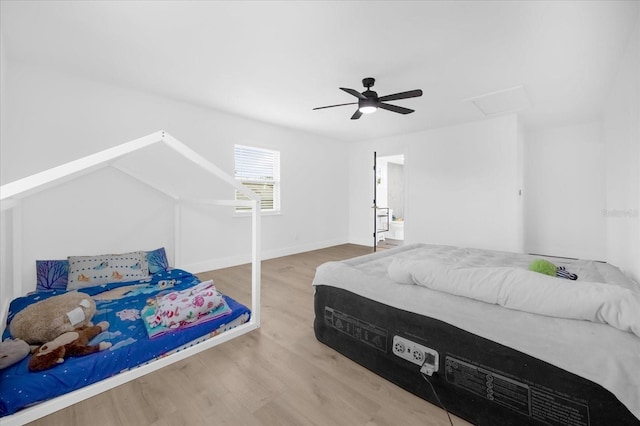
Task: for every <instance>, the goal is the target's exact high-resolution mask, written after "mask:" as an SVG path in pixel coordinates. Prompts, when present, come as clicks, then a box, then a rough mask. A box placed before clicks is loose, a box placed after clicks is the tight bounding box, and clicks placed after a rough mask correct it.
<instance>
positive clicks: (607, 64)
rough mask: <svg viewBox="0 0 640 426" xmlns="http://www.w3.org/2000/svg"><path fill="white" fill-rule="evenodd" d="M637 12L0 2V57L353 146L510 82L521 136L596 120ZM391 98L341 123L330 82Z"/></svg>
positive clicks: (582, 7) (458, 108) (457, 113)
mask: <svg viewBox="0 0 640 426" xmlns="http://www.w3.org/2000/svg"><path fill="white" fill-rule="evenodd" d="M639 6H640V2H638V1H567V2H563V1H553V2H552V1H549V2H546V1H531V2H528V1H512V2H508V1H470V2H465V1H455V2H438V1H424V2H420V1H409V2H401V1H375V2H364V1H340V2H339V1H322V2H311V1H280V2H273V1H259V2H250V1H217V2H213V1H193V2H190V1H175V2H174V1H140V2H133V1H118V2H109V1H43V2H39V1H28V2H18V1H4V0H3V1H2V3H1V6H0V7H1V9H0V12H1V27H0V30H1V32H2V44H3V46H4V49H5V57H6V58H7V60H8V62H9V63H11V61H12V60H15V61H21V62H26V63H32V64H36V65H42V66H45V67H51V68H54V69H61V70H65V71H69V72H73V73H80V74H82V75H84V76H88V77H90V78H96V79H100V80H105V81H109V82H112V83H116V84H121V85H125V86H128V87H134V88H137V89H141V90H145V91H149V92H153V93H157V94H161V95H165V96H169V97H171V98H175V99H180V100H183V101H187V102H190V103H194V104H198V105H201V106H206V107H210V108H214V109H218V110H223V111H227V112H230V113H233V114H238V115H242V116H246V117H249V118H252V119H257V120H261V121H265V122H269V123H274V124H277V125H282V126H286V127H290V128H295V129H300V130H303V131H306V132H312V133H316V134H320V135H326V136H328V137H331V138H334V139H339V140H344V141H358V140H365V139H372V138H380V137H386V136H391V135H396V134H403V133H411V132H417V131H421V130H424V129H428V128H434V127H441V126H445V125H451V124H456V123H461V122H468V121H473V120H478V119H481V118H483V117H484V116H483V114H482V113H481V112H480V111H479V110H478V108H476V107H475V106H474V105H473V103H471V102H469V101H468V99H469V98H473V97H477V96H480V95H483V94H485V93H489V92H494V91H499V90H503V89H508V88H512V87H515V86H520V85H522V86H524V88H525V90H526V93H527V94H528V97H529V100H530V102H531V106H530V107H529V108H526V109H524V110H522V111H520V113H521V115H522V117H523V120H524V124H525V127H526V128H529V129H532V128H539V127H541V126H549V125H560V124H568V123H575V122H580V121H587V120H593V119H596V118H597V117H598V116H599V114H600V111H601V105H602V102H603V99H604V96H605V94H606V92H607V88H608V87H609V85H610V84H611V83H612V79H613V77H614V73H615V70H616V68H617V65H618V63H619V59H620V57H621V54H622V51H623V49H624V47H625V45H626V43H627V40H628V37H629V36H630V34H631V30H632V29H633V26H634V24H636V23H637V22H638V20H639V19H638V17H639V16H640V8H639ZM364 77H374V78H376V85H375V86H374V90H376V91H377V92H378V94H379V95H380V96H382V95H386V94H391V93H396V92H401V91H406V90H412V89H422V90H423V91H424V95H423V96H422V97H420V98H415V99H406V100H402V101H394V102H391V103H395V104H397V105H401V106H405V107H408V108H412V109H416V112H415V113H413V114H410V115H400V114H395V113H391V112H389V111H378V112H376V113H375V114H372V115H366V116H363V117H362V118H361V119H360V120H350V119H349V118H350V117H351V115H352V114H353V112H354V111H355V106H345V107H338V108H330V109H323V110H319V111H312V108H314V107H317V106H324V105H331V104H338V103H346V102H353V101H354V100H355V98H354V97H352V96H350V95H348V94H347V93H344V92H342V91H341V90H339V89H338V87H349V88H353V89H356V90H358V91H362V90H364V88H363V87H362V83H361V80H362V78H364Z"/></svg>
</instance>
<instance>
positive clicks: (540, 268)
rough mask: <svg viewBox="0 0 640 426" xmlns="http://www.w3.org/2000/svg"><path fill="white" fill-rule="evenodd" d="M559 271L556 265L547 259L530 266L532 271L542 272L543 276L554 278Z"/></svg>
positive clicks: (532, 263) (538, 260)
mask: <svg viewBox="0 0 640 426" xmlns="http://www.w3.org/2000/svg"><path fill="white" fill-rule="evenodd" d="M557 269H558V268H557V267H556V265H554V264H553V263H551V262H549V261H548V260H545V259H536V260H533V261H532V262H531V263H530V264H529V270H530V271H534V272H540V273H541V274H545V275H550V276H552V277H555V276H556V271H557Z"/></svg>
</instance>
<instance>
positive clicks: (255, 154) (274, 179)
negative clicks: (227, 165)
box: [234, 145, 280, 212]
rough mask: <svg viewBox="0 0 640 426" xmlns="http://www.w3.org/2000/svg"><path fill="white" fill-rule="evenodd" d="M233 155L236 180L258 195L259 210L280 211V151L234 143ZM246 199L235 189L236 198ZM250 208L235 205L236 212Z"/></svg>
mask: <svg viewBox="0 0 640 426" xmlns="http://www.w3.org/2000/svg"><path fill="white" fill-rule="evenodd" d="M234 157H235V178H236V180H239V181H240V182H241V183H242V184H243V185H244V186H246V187H247V188H249V189H251V190H252V191H253V192H255V193H256V194H258V196H260V205H261V210H262V211H263V212H265V211H267V212H269V211H270V212H277V211H280V152H279V151H272V150H270V149H262V148H255V147H251V146H243V145H236V146H235V148H234ZM247 199H248V198H247V197H246V196H244V195H243V194H241V193H240V192H238V191H236V200H247ZM250 210H251V208H250V207H244V206H237V207H236V211H237V212H243V211H250Z"/></svg>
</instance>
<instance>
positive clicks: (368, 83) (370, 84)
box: [362, 77, 376, 89]
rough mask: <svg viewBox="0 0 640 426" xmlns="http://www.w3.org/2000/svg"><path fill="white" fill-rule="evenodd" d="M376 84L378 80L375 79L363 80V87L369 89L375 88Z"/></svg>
mask: <svg viewBox="0 0 640 426" xmlns="http://www.w3.org/2000/svg"><path fill="white" fill-rule="evenodd" d="M375 82H376V79H375V78H373V77H367V78H363V79H362V85H363V86H364V87H366V88H367V89H369V88H370V87H373V85H374V83H375Z"/></svg>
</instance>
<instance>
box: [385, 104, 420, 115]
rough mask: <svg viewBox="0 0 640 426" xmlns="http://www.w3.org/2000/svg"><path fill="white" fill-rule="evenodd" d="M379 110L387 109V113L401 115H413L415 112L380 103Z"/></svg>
mask: <svg viewBox="0 0 640 426" xmlns="http://www.w3.org/2000/svg"><path fill="white" fill-rule="evenodd" d="M378 108H382V109H386V110H387V111H393V112H397V113H399V114H411V113H412V112H413V111H414V110H413V109H409V108H404V107H401V106H397V105H391V104H385V103H382V102H380V104H379V105H378Z"/></svg>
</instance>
